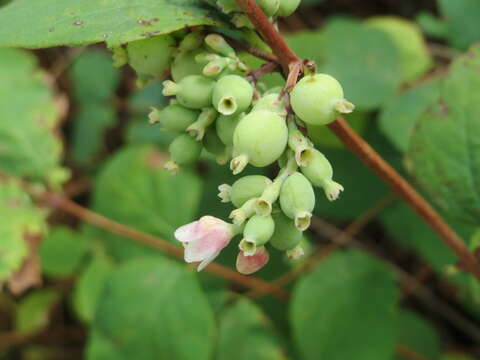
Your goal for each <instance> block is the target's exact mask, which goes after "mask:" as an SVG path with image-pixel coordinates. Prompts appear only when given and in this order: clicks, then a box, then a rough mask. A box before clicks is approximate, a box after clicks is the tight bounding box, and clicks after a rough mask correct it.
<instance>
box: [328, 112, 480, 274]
mask: <svg viewBox="0 0 480 360" xmlns="http://www.w3.org/2000/svg"><path fill="white" fill-rule="evenodd" d="M329 128H330V129H331V130H332V131H333V132H334V133H335V135H337V137H338V138H339V139H340V140H342V141H343V143H344V144H345V145H346V146H347V147H348V148H349V149H350V150H351V151H353V152H354V153H355V154H356V155H357V156H358V157H359V158H360V159H361V160H362V161H363V162H364V163H365V164H366V165H367V166H368V167H369V168H370V169H371V170H373V171H374V172H375V173H376V174H377V175H378V176H379V177H380V178H381V179H383V180H384V181H385V182H386V183H387V184H388V185H389V186H390V188H391V189H392V190H393V191H394V192H395V193H396V194H397V195H398V196H400V197H401V198H402V199H403V200H405V201H406V202H407V203H408V204H409V205H410V206H411V207H412V209H413V210H415V212H416V213H417V214H418V215H420V216H421V217H422V218H423V219H424V220H425V222H426V223H427V224H429V225H430V227H431V228H432V229H433V230H434V231H435V232H436V233H437V234H438V235H439V236H440V238H441V239H442V240H443V241H444V242H445V244H446V245H447V246H448V247H450V249H452V250H453V251H454V252H455V253H456V254H457V255H458V257H459V258H460V259H461V262H462V265H464V266H465V267H466V268H467V269H468V270H469V271H470V272H471V273H472V274H473V275H475V277H476V278H477V279H480V266H479V264H478V262H477V259H476V258H475V256H474V255H473V254H472V253H471V252H470V251H469V250H468V248H467V246H466V245H465V243H464V242H463V241H462V239H460V237H459V236H458V235H457V234H456V233H455V232H454V231H453V230H452V228H451V227H450V226H449V225H448V224H447V223H446V222H445V221H444V220H443V219H442V217H441V216H440V215H439V214H438V213H437V212H436V211H435V209H433V207H432V206H431V205H430V204H429V203H428V202H427V201H426V200H425V199H424V198H423V197H422V196H421V195H420V194H419V193H418V192H417V191H416V190H415V189H414V188H413V187H412V186H411V185H410V184H409V183H408V182H407V181H406V180H405V179H404V178H403V177H402V176H401V175H400V174H399V173H398V172H397V171H396V170H395V169H394V168H392V167H391V166H390V165H389V164H387V162H386V161H385V160H383V158H382V157H381V156H380V155H379V154H378V153H377V152H376V151H375V150H374V149H372V147H371V146H370V145H368V143H367V142H365V141H364V140H363V139H362V138H361V137H360V136H358V135H357V134H356V133H355V131H353V129H352V128H351V127H350V126H349V125H348V124H347V123H346V121H345V120H344V119H342V118H338V119H337V120H336V121H334V122H333V123H331V124H330V125H329Z"/></svg>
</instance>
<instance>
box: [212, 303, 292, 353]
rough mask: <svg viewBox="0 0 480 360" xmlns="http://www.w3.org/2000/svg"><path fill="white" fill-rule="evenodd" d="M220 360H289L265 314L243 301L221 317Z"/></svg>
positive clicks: (235, 304) (227, 310)
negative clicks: (286, 359)
mask: <svg viewBox="0 0 480 360" xmlns="http://www.w3.org/2000/svg"><path fill="white" fill-rule="evenodd" d="M216 359H217V360H244V359H249V360H282V359H285V356H284V354H283V353H282V351H281V347H280V345H279V339H278V338H276V336H275V333H274V330H273V329H272V326H271V324H270V323H269V321H268V319H267V318H266V317H265V315H264V314H263V313H262V311H261V310H260V309H259V308H258V307H257V306H256V305H255V304H254V303H252V302H251V301H249V300H247V299H240V300H238V301H236V302H235V303H234V304H233V305H231V306H230V307H229V308H228V309H226V310H225V311H224V312H223V313H222V314H221V316H220V331H219V338H218V347H217V356H216Z"/></svg>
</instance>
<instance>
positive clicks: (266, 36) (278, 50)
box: [236, 0, 301, 75]
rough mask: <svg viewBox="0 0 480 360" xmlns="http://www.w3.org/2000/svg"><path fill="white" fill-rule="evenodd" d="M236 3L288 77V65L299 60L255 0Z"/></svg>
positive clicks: (242, 0) (238, 0)
mask: <svg viewBox="0 0 480 360" xmlns="http://www.w3.org/2000/svg"><path fill="white" fill-rule="evenodd" d="M236 2H237V4H238V6H239V7H240V9H242V10H243V12H244V13H245V15H247V16H248V18H249V19H250V21H251V22H252V24H253V25H254V26H255V29H257V31H258V32H259V33H260V35H261V36H262V38H263V40H265V42H266V43H267V44H268V45H269V46H270V48H271V49H272V51H273V53H274V54H275V55H277V57H278V62H279V63H280V64H281V65H282V68H283V71H284V73H285V75H288V72H289V70H290V69H289V66H290V64H291V63H295V62H300V61H301V60H300V58H299V57H298V56H297V55H296V54H295V53H294V52H293V51H292V50H291V49H290V47H289V46H288V45H287V43H286V42H285V40H284V39H283V38H282V36H281V35H280V34H279V33H278V31H277V30H276V29H275V27H274V26H273V24H272V23H271V22H270V20H269V19H268V17H267V16H266V15H265V14H264V13H263V11H262V9H261V8H260V7H259V6H258V5H257V3H256V2H255V0H236Z"/></svg>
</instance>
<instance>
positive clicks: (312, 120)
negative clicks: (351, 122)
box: [290, 74, 355, 125]
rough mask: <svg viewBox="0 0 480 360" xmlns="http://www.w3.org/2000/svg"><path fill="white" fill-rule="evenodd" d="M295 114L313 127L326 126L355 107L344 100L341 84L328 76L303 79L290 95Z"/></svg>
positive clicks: (310, 76)
mask: <svg viewBox="0 0 480 360" xmlns="http://www.w3.org/2000/svg"><path fill="white" fill-rule="evenodd" d="M290 101H291V105H292V108H293V111H294V112H295V114H296V115H297V116H298V117H299V118H300V119H301V120H302V121H304V122H306V123H308V124H312V125H325V124H328V123H330V122H332V121H334V120H335V118H336V117H337V115H338V114H339V113H345V114H346V113H351V112H352V111H353V109H354V108H355V106H354V105H353V104H352V103H350V102H348V101H347V100H345V99H344V97H343V89H342V86H341V85H340V83H339V82H338V81H337V80H336V79H335V78H334V77H332V76H330V75H327V74H315V75H307V76H305V77H303V78H302V79H301V80H300V81H299V82H298V83H297V84H296V85H295V87H294V88H293V90H292V92H291V93H290Z"/></svg>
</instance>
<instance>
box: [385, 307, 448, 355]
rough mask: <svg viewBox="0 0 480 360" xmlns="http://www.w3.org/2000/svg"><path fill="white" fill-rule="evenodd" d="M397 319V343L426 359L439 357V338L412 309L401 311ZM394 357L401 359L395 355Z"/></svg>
mask: <svg viewBox="0 0 480 360" xmlns="http://www.w3.org/2000/svg"><path fill="white" fill-rule="evenodd" d="M399 315H400V316H399V318H398V320H397V326H398V328H397V329H398V335H397V344H398V345H401V346H406V347H407V348H408V349H411V350H413V351H415V352H416V353H417V354H419V355H422V356H424V357H425V358H426V359H438V358H439V357H440V340H439V338H438V335H437V333H436V332H435V330H434V329H433V328H432V326H431V325H430V324H429V323H427V322H426V321H425V320H424V319H422V317H420V316H419V315H417V314H416V313H414V312H412V311H402V312H401V313H400V314H399ZM394 359H397V360H403V357H399V356H397V355H396V356H395V357H394Z"/></svg>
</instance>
